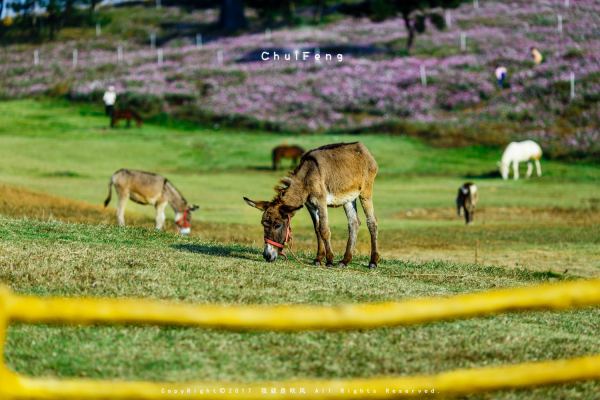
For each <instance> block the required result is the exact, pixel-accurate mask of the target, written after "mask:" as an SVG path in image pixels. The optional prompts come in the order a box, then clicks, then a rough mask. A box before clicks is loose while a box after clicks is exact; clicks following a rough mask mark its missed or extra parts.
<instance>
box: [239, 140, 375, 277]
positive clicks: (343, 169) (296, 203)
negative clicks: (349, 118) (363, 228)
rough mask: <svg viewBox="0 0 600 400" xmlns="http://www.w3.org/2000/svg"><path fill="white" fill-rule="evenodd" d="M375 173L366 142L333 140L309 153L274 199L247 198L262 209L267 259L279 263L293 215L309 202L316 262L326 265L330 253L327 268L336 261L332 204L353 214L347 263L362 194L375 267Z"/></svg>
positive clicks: (372, 261)
mask: <svg viewBox="0 0 600 400" xmlns="http://www.w3.org/2000/svg"><path fill="white" fill-rule="evenodd" d="M375 175H377V163H376V162H375V159H374V158H373V156H372V155H371V153H369V150H367V148H366V147H365V146H364V145H363V144H362V143H359V142H355V143H338V144H331V145H327V146H323V147H319V148H317V149H314V150H310V151H309V152H307V153H305V154H304V155H303V156H302V159H301V160H300V165H299V166H298V167H297V168H296V169H295V170H294V172H292V174H291V175H290V176H288V177H287V178H284V179H282V180H281V185H280V186H278V187H276V190H277V195H276V196H275V198H274V199H273V200H271V201H253V200H250V199H248V198H246V197H244V200H245V201H246V203H248V204H249V205H251V206H252V207H256V208H258V209H259V210H262V211H263V216H262V225H263V227H264V237H265V248H264V252H263V257H264V258H265V260H267V261H269V262H271V261H275V259H276V258H277V256H278V255H279V254H280V253H281V252H282V251H283V247H284V246H285V244H286V242H287V241H288V240H289V237H290V233H291V227H290V223H291V218H292V217H293V216H294V213H295V212H296V211H297V210H299V209H300V208H302V206H304V205H305V206H306V208H307V209H308V212H309V213H310V216H311V218H312V221H313V225H314V228H315V234H316V236H317V257H316V258H315V264H317V265H319V264H321V261H322V260H323V257H325V259H326V263H327V266H331V265H333V252H332V250H331V232H330V230H329V219H328V216H327V207H339V206H344V210H345V211H346V216H347V217H348V243H347V245H346V253H345V254H344V258H343V259H342V260H341V261H340V265H341V266H346V265H348V264H349V263H350V261H351V260H352V253H353V251H354V246H355V244H356V236H357V234H358V227H359V225H360V222H359V220H358V213H357V210H356V198H359V199H360V202H361V204H362V207H363V210H364V212H365V215H366V217H367V226H368V228H369V233H370V234H371V260H370V261H369V268H374V267H376V266H377V262H378V260H379V254H378V252H377V220H376V219H375V211H374V209H373V200H372V196H373V183H374V180H375Z"/></svg>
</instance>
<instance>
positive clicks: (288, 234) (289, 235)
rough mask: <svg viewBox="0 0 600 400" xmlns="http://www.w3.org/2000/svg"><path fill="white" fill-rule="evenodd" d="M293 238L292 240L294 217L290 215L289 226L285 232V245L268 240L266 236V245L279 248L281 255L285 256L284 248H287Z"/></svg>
mask: <svg viewBox="0 0 600 400" xmlns="http://www.w3.org/2000/svg"><path fill="white" fill-rule="evenodd" d="M291 238H292V217H291V216H289V215H288V225H287V229H286V231H285V239H284V240H283V243H279V242H276V241H274V240H271V239H269V238H267V237H266V236H265V243H267V244H270V245H272V246H275V247H277V248H280V249H281V254H283V248H284V247H285V245H286V243H287V242H288V241H289V240H290V239H291Z"/></svg>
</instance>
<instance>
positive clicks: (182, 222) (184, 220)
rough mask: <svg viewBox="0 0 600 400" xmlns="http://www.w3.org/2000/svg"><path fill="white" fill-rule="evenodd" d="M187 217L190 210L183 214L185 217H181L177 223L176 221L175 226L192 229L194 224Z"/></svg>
mask: <svg viewBox="0 0 600 400" xmlns="http://www.w3.org/2000/svg"><path fill="white" fill-rule="evenodd" d="M187 215H188V209H187V208H186V209H185V211H184V212H183V215H182V216H181V218H179V219H178V220H177V221H175V224H176V225H177V226H178V227H180V228H191V227H192V223H191V222H190V221H188V219H187Z"/></svg>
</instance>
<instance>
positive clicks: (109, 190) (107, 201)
mask: <svg viewBox="0 0 600 400" xmlns="http://www.w3.org/2000/svg"><path fill="white" fill-rule="evenodd" d="M112 187H113V180H112V176H111V177H110V182H108V197H107V198H106V200H104V207H108V203H110V199H112Z"/></svg>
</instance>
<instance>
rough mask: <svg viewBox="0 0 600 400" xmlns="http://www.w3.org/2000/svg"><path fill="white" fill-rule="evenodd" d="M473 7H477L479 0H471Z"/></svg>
mask: <svg viewBox="0 0 600 400" xmlns="http://www.w3.org/2000/svg"><path fill="white" fill-rule="evenodd" d="M473 8H479V0H473Z"/></svg>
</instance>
